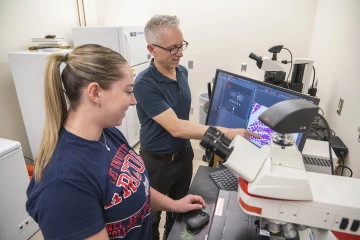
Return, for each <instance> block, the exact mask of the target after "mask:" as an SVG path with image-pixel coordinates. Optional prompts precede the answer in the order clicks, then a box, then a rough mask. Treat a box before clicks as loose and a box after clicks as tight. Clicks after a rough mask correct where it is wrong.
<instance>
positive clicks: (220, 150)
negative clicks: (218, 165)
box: [200, 132, 232, 162]
mask: <svg viewBox="0 0 360 240" xmlns="http://www.w3.org/2000/svg"><path fill="white" fill-rule="evenodd" d="M200 145H201V146H202V147H203V148H205V149H206V150H209V151H210V152H213V153H215V154H216V155H218V156H219V157H220V158H221V159H223V160H224V162H225V161H226V160H227V159H228V157H229V156H230V154H231V152H232V148H231V149H229V148H228V147H227V146H225V145H224V144H223V143H222V142H221V141H220V139H219V138H217V137H216V136H214V135H212V134H211V133H209V132H206V133H205V135H204V137H203V138H202V139H201V141H200Z"/></svg>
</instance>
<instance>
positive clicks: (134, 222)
mask: <svg viewBox="0 0 360 240" xmlns="http://www.w3.org/2000/svg"><path fill="white" fill-rule="evenodd" d="M149 214H150V198H147V200H146V202H145V204H144V205H143V206H142V207H141V209H140V210H139V211H137V212H136V213H135V214H133V215H132V216H130V217H128V218H126V219H122V220H119V221H116V222H111V223H106V231H107V233H108V235H109V238H110V239H113V238H123V237H124V236H126V234H127V233H128V232H130V231H131V229H133V228H136V227H140V226H141V225H142V223H143V222H144V219H145V217H146V216H148V215H149Z"/></svg>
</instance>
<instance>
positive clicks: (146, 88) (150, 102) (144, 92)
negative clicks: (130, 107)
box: [134, 82, 170, 118]
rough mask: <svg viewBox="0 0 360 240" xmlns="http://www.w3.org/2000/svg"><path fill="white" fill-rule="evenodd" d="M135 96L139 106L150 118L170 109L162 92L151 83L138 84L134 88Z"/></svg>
mask: <svg viewBox="0 0 360 240" xmlns="http://www.w3.org/2000/svg"><path fill="white" fill-rule="evenodd" d="M134 95H135V98H136V101H137V104H138V106H139V107H140V108H142V109H143V110H144V111H145V113H146V114H147V115H148V116H149V117H150V118H153V117H155V116H157V115H159V114H160V113H162V112H164V111H166V110H168V109H169V108H170V106H169V105H168V104H167V103H166V101H165V100H164V98H163V97H162V94H161V92H160V90H159V89H157V88H156V87H155V86H153V85H151V84H149V83H146V82H138V83H136V84H135V86H134Z"/></svg>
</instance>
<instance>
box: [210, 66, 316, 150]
mask: <svg viewBox="0 0 360 240" xmlns="http://www.w3.org/2000/svg"><path fill="white" fill-rule="evenodd" d="M219 72H222V73H225V74H229V75H232V76H234V77H237V78H242V79H244V80H247V81H250V82H254V83H257V84H260V85H263V86H265V87H270V88H274V89H277V90H279V91H283V92H286V93H289V94H293V95H296V96H299V97H302V98H306V99H308V100H311V101H313V102H314V104H315V105H316V106H318V105H319V102H320V99H319V98H316V97H312V96H309V95H304V94H302V93H299V92H295V91H293V90H291V89H286V88H283V87H279V86H276V85H272V84H269V83H266V82H262V81H259V80H256V79H253V78H249V77H245V76H242V75H239V74H235V73H231V72H228V71H225V70H221V69H216V73H215V82H214V84H213V87H212V91H211V92H212V94H211V97H210V104H209V109H208V112H207V115H206V121H205V125H207V123H208V119H209V115H210V109H211V106H212V101H213V96H214V90H215V88H216V83H217V77H218V74H219ZM309 131H310V128H309V129H308V130H307V131H306V132H304V133H303V136H302V139H301V141H300V144H299V147H298V149H299V151H300V152H302V150H303V148H304V145H305V142H306V138H307V136H308V134H309Z"/></svg>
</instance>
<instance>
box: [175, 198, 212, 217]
mask: <svg viewBox="0 0 360 240" xmlns="http://www.w3.org/2000/svg"><path fill="white" fill-rule="evenodd" d="M205 207H206V204H205V201H204V199H203V198H202V197H200V196H197V195H192V194H189V195H187V196H185V197H183V198H182V199H179V200H175V201H174V206H173V211H174V212H179V213H184V212H189V211H192V210H198V209H201V208H205Z"/></svg>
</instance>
